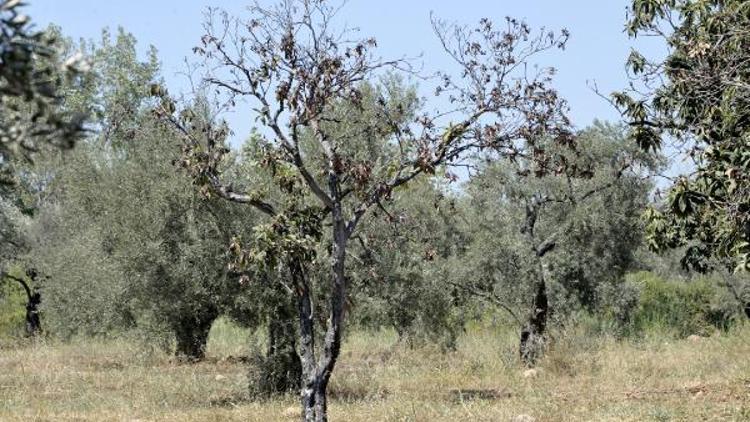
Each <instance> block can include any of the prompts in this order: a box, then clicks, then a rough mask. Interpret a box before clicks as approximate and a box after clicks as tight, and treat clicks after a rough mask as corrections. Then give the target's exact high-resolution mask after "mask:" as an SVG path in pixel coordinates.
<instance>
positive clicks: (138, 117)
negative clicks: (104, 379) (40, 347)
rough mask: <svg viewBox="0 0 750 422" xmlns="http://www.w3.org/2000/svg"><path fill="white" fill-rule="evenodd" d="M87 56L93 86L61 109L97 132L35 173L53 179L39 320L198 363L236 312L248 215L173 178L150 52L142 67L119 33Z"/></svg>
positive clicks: (41, 225) (40, 254) (38, 234)
mask: <svg viewBox="0 0 750 422" xmlns="http://www.w3.org/2000/svg"><path fill="white" fill-rule="evenodd" d="M84 47H86V46H84ZM88 49H89V50H90V55H91V57H92V66H93V68H92V75H93V77H94V79H93V81H92V82H91V85H90V89H89V90H86V91H79V92H77V93H76V94H75V95H76V96H75V97H73V98H71V99H69V101H70V102H71V103H76V104H81V105H82V106H86V107H88V108H90V109H91V110H92V111H93V114H94V116H95V117H96V120H95V123H96V131H95V132H92V133H91V135H90V136H89V137H88V138H87V139H86V141H85V142H83V143H82V144H81V145H80V148H79V149H78V150H77V151H74V152H72V153H71V155H69V156H65V157H62V158H59V159H56V160H52V161H51V162H50V163H44V164H43V163H40V167H42V168H43V167H44V166H49V168H50V170H40V172H41V173H48V174H50V175H51V176H50V182H49V188H48V192H47V195H48V197H47V200H46V201H45V205H44V207H43V210H42V212H41V213H40V215H39V216H38V218H37V219H36V226H35V227H34V228H33V229H32V235H33V238H34V239H35V243H34V246H35V247H34V249H33V251H32V253H31V256H30V257H29V259H30V260H31V261H32V262H34V263H36V264H38V267H39V268H40V269H41V270H42V272H43V273H44V274H48V275H50V276H51V277H52V279H51V281H49V282H47V283H45V284H44V286H43V287H44V291H45V292H46V294H47V295H48V298H47V300H45V302H46V306H45V309H46V310H47V313H48V314H49V315H50V318H51V319H52V320H53V321H54V322H53V327H54V328H55V330H56V331H57V332H58V333H59V334H66V333H74V332H81V331H82V332H84V333H91V334H96V333H101V334H103V333H111V332H113V331H117V329H123V328H124V329H127V328H131V327H139V328H141V329H145V330H147V331H151V332H160V331H162V332H167V333H170V334H172V335H174V336H175V338H176V343H177V344H176V353H177V354H178V355H179V356H182V357H185V358H188V359H201V358H202V357H203V356H204V353H205V347H206V342H207V338H208V332H209V330H210V328H211V324H212V323H213V321H214V320H215V319H216V318H217V317H218V316H219V315H221V314H224V313H228V312H229V311H230V310H231V309H232V308H233V307H234V306H235V305H238V306H239V304H240V303H242V300H241V298H240V296H241V295H242V294H243V293H244V292H243V287H242V286H240V284H239V283H238V282H237V277H236V276H232V275H231V274H229V272H228V269H227V266H226V263H225V258H224V257H225V255H226V245H227V244H229V242H230V238H231V236H232V235H235V234H237V233H242V230H246V229H249V228H252V215H251V214H248V213H246V212H245V213H243V214H242V219H241V220H240V218H239V217H240V216H239V215H238V214H237V213H236V211H237V209H236V207H235V206H233V204H229V203H225V202H223V201H222V202H217V201H204V200H203V199H202V198H201V197H200V196H199V195H198V194H197V193H196V192H195V190H194V189H193V186H192V184H191V181H190V179H189V178H187V177H185V176H184V175H182V174H180V173H178V172H176V171H175V169H174V167H173V166H172V164H171V162H172V161H174V160H176V159H177V158H178V157H179V151H178V150H176V149H175V145H178V144H179V142H180V141H179V140H176V139H174V137H173V136H172V134H171V132H168V131H165V130H164V129H163V127H162V126H161V125H160V124H158V122H157V121H156V120H155V119H154V117H153V115H152V114H151V113H150V112H149V108H148V99H149V96H150V94H149V90H148V82H149V81H152V80H154V79H156V78H158V68H159V66H158V61H157V59H156V55H155V52H154V51H153V50H152V51H151V53H150V55H149V57H148V60H146V61H139V60H138V57H137V52H136V41H135V39H134V38H133V37H132V36H131V35H129V34H126V33H125V32H124V31H122V30H121V31H120V32H119V33H118V35H117V36H116V38H115V40H114V42H112V41H111V36H110V34H109V33H107V32H105V33H104V35H103V37H102V43H101V45H100V46H93V45H92V46H90V47H89V48H88ZM240 221H242V224H239V223H240ZM71 292H76V294H71ZM256 310H257V308H256ZM255 317H256V315H255V313H254V312H247V313H246V315H244V317H243V318H244V319H243V322H246V323H248V324H251V325H252V324H255V323H256V322H257V318H256V319H254V318H255Z"/></svg>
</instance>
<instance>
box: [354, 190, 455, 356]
mask: <svg viewBox="0 0 750 422" xmlns="http://www.w3.org/2000/svg"><path fill="white" fill-rule="evenodd" d="M460 204H461V201H459V198H458V195H457V194H456V193H455V192H452V191H451V190H450V189H449V187H448V186H446V185H445V183H442V184H441V183H440V181H439V180H435V178H422V179H419V180H416V181H415V182H414V183H412V184H410V185H409V186H408V187H406V188H404V189H400V190H399V191H398V192H396V193H394V196H393V198H392V199H391V200H390V201H388V203H387V204H383V207H382V208H378V209H376V210H374V211H373V213H372V214H373V217H372V218H370V219H369V220H366V221H365V223H364V224H363V226H362V227H361V229H360V232H359V234H358V235H357V236H355V238H354V242H353V245H352V246H351V249H352V256H353V257H354V259H353V262H352V265H351V270H350V272H351V276H350V277H351V281H350V283H351V286H352V294H351V297H352V301H353V302H354V305H353V306H354V308H355V309H356V312H357V315H356V316H355V317H356V320H357V321H358V322H360V323H361V324H362V325H363V326H365V327H375V328H380V327H383V326H386V327H392V328H393V329H395V330H396V333H397V335H398V338H399V341H403V342H405V343H408V344H409V345H410V346H413V345H415V344H419V343H420V342H424V341H428V342H430V343H436V344H439V345H440V346H441V347H442V348H443V349H454V348H455V346H456V340H457V338H458V335H459V334H460V333H461V332H462V331H463V327H464V322H465V319H466V318H465V315H466V314H467V310H466V307H465V306H464V305H466V304H465V303H464V302H465V301H464V300H463V296H464V295H461V294H459V293H460V290H459V289H457V288H456V287H454V286H451V285H448V284H446V277H445V274H446V273H449V272H450V271H449V270H448V267H450V265H454V264H456V262H454V260H453V259H452V258H453V257H455V256H457V255H458V256H462V255H463V253H464V249H465V248H466V246H467V244H468V243H469V239H468V235H467V233H466V232H465V231H464V230H461V229H462V228H463V227H462V225H461V224H460V220H461V219H462V218H463V217H464V214H465V210H464V209H462V208H461V207H460Z"/></svg>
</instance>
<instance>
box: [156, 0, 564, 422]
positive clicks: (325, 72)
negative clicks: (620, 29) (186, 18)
mask: <svg viewBox="0 0 750 422" xmlns="http://www.w3.org/2000/svg"><path fill="white" fill-rule="evenodd" d="M249 11H250V13H251V14H252V18H251V19H249V20H241V19H236V18H232V17H230V16H229V15H228V14H226V13H224V14H219V16H218V22H217V21H216V20H215V19H212V17H213V18H215V17H216V15H215V14H209V20H208V22H207V23H206V28H207V34H206V35H205V36H203V37H202V39H201V44H200V45H199V46H197V47H196V48H195V51H196V53H197V54H199V55H201V56H203V57H205V59H206V61H207V69H210V72H209V74H208V75H206V78H205V82H206V83H207V84H208V85H209V86H211V87H212V88H215V89H216V90H218V91H219V92H220V93H223V94H225V95H226V96H227V98H226V100H227V102H226V103H225V104H226V105H228V106H231V105H232V104H238V102H237V101H238V100H240V99H241V100H243V101H242V103H249V104H250V105H249V107H250V108H251V109H252V111H253V113H254V114H255V116H256V117H257V119H258V120H257V121H258V122H259V123H260V124H261V125H262V126H263V127H264V128H265V130H267V133H265V134H264V135H265V136H266V137H267V138H268V139H267V140H266V142H265V148H266V159H265V160H264V163H265V164H266V165H267V166H268V168H270V169H271V170H272V173H273V174H274V175H275V178H274V180H275V182H276V183H277V184H278V185H279V187H280V188H281V189H284V190H285V191H286V192H287V194H288V195H285V196H284V197H282V198H273V197H269V196H267V195H265V194H264V192H263V191H262V190H254V189H251V190H249V191H238V190H237V189H235V188H233V187H232V186H231V185H230V184H229V183H227V182H225V181H224V180H223V179H222V177H221V172H220V170H219V168H218V166H219V164H220V163H221V162H222V157H223V155H224V154H225V153H226V151H227V149H226V147H225V144H224V143H225V138H226V135H227V133H228V129H227V128H226V126H225V125H224V124H222V123H213V124H211V123H210V122H209V123H208V124H204V123H201V122H198V124H196V121H195V118H194V115H193V114H192V113H191V112H190V111H189V110H190V109H189V108H186V109H184V110H182V111H180V112H177V110H176V109H177V106H176V104H175V103H174V101H173V100H172V99H171V98H170V97H169V95H168V94H167V93H166V92H165V90H164V89H163V88H161V87H159V86H154V87H153V92H154V94H156V95H157V96H159V97H161V104H160V106H159V107H158V108H157V109H156V113H157V114H158V115H159V116H161V117H162V118H163V119H164V120H165V121H167V122H168V123H169V124H170V125H171V127H172V128H174V130H176V131H177V132H178V133H180V134H181V135H182V136H183V139H184V151H185V154H184V157H183V159H182V160H181V164H182V166H183V167H184V168H185V169H186V170H187V171H188V172H190V174H192V175H193V177H194V179H195V181H196V182H197V183H198V184H200V185H202V186H203V191H204V192H205V193H206V194H207V195H216V196H220V197H223V198H225V199H227V200H230V201H234V202H239V203H244V204H248V205H251V206H253V207H255V208H256V209H257V210H259V211H261V212H262V213H264V214H266V216H267V220H268V223H267V224H265V225H263V226H261V227H259V228H258V229H257V230H256V235H255V236H254V238H253V239H252V241H251V242H250V243H243V242H240V241H237V242H233V243H232V245H231V247H230V248H231V251H232V252H233V253H234V254H235V256H236V264H237V265H238V266H239V267H242V266H244V265H255V264H259V265H261V266H273V265H274V264H277V263H286V264H287V265H288V266H290V274H292V275H293V277H292V279H291V282H292V283H293V284H292V286H290V289H289V290H290V292H291V293H292V294H293V295H294V297H295V298H296V300H297V307H298V314H299V324H300V331H299V332H300V341H299V344H300V358H301V361H302V373H303V376H302V388H301V390H302V391H301V398H302V407H303V419H304V420H308V421H312V420H317V421H325V420H327V415H328V411H327V395H326V391H327V387H328V383H329V380H330V377H331V374H332V373H333V370H334V367H335V365H336V361H337V359H338V356H339V351H340V348H341V340H342V335H343V329H344V309H345V306H344V305H345V303H346V299H347V291H348V285H349V281H348V277H347V267H346V256H347V249H348V246H349V241H350V240H351V239H352V237H353V236H354V235H356V233H357V229H358V226H359V225H360V223H361V221H362V219H363V217H364V216H365V215H366V214H367V212H368V211H369V210H370V209H372V208H373V207H376V206H378V204H379V203H382V202H383V201H387V200H388V198H390V197H391V196H392V194H393V193H394V191H395V190H397V189H399V188H401V187H402V186H404V185H407V184H409V183H410V182H412V181H413V180H414V179H416V178H417V177H419V176H421V175H424V174H432V173H434V172H436V171H438V170H441V167H442V166H446V165H448V166H450V165H454V164H456V163H458V162H459V160H461V159H462V158H463V157H464V156H465V155H466V154H467V153H468V152H470V151H472V150H479V149H483V150H493V151H495V152H496V153H497V154H498V155H500V156H518V155H528V156H529V157H531V158H532V159H533V161H534V164H535V170H536V171H537V172H538V173H540V174H543V173H545V172H547V171H548V170H549V166H550V165H551V159H550V157H549V156H548V154H547V153H546V152H545V151H544V150H543V149H540V148H537V142H538V141H540V140H541V139H542V138H545V139H554V140H555V142H556V143H558V144H564V145H570V144H572V142H573V138H572V136H571V134H570V132H569V130H568V121H567V118H565V115H564V112H565V106H564V102H563V101H562V100H561V99H560V98H559V97H558V95H557V93H556V91H555V90H553V89H552V88H551V87H550V86H549V84H550V75H551V73H552V72H551V70H550V69H548V68H533V69H532V68H529V67H527V66H525V64H526V63H527V61H528V60H529V58H530V57H532V56H534V55H535V54H537V53H540V52H542V51H545V50H548V49H553V48H558V47H560V48H561V47H563V46H564V43H565V40H566V38H567V34H566V33H563V35H561V36H556V35H555V34H553V33H550V32H545V31H542V32H541V33H539V34H532V31H531V29H530V28H529V27H528V26H527V25H526V24H525V23H522V22H519V21H516V20H513V19H507V20H506V23H505V26H504V27H503V28H502V29H498V28H495V26H494V25H493V24H492V22H490V21H489V20H486V19H485V20H482V21H481V22H480V25H479V27H478V28H477V29H476V30H470V29H468V28H464V27H458V26H450V25H444V24H441V23H439V22H435V29H436V32H437V34H438V37H439V38H440V40H441V41H442V43H443V45H444V46H445V49H446V52H447V53H448V54H449V55H450V56H451V57H452V58H453V59H454V60H455V62H456V63H457V65H458V66H459V67H460V70H461V74H460V76H459V77H458V78H452V77H450V76H449V75H447V74H446V75H442V83H441V86H440V89H439V93H440V94H444V95H446V96H447V97H448V98H447V102H448V103H449V104H450V106H449V107H450V109H449V110H448V111H445V112H443V113H438V114H427V113H419V114H418V115H417V117H416V118H415V119H414V120H413V121H411V122H409V123H403V122H401V119H400V118H399V117H400V115H401V113H403V112H404V111H403V110H400V109H399V107H397V103H396V102H394V101H393V97H392V96H391V95H389V94H390V93H389V92H388V90H387V89H385V88H381V92H382V99H381V101H379V107H378V109H377V110H376V112H375V113H372V112H365V111H366V110H365V109H362V110H361V111H357V112H354V113H351V112H350V113H349V114H348V115H346V116H341V115H339V114H337V106H340V105H341V104H348V105H349V108H350V109H352V110H357V109H360V107H359V105H360V104H361V102H362V98H363V95H362V88H363V87H364V86H366V85H365V83H366V82H368V83H369V84H371V85H376V84H377V76H378V75H379V74H382V72H383V71H385V70H391V71H399V70H403V69H404V67H405V66H406V65H407V63H405V62H404V61H401V60H396V61H381V60H377V59H375V58H374V56H373V53H372V50H373V48H374V47H375V46H376V42H375V40H373V39H366V40H355V41H350V39H351V38H350V37H353V34H351V33H350V32H349V31H343V32H342V31H339V30H337V29H336V27H335V26H334V25H333V21H332V18H333V17H334V15H335V14H336V8H334V7H332V6H330V5H329V4H328V3H327V2H325V1H319V0H300V1H285V2H282V3H279V4H278V5H277V6H275V7H271V8H264V7H262V6H260V5H258V4H254V5H252V6H250V7H249ZM451 119H453V121H454V122H455V123H451V122H450V120H451ZM353 122H356V125H355V124H353ZM356 127H360V128H362V127H364V128H367V130H366V131H365V132H364V133H355V132H352V131H351V128H356ZM384 144H385V145H391V146H392V148H391V149H390V150H389V151H388V155H387V156H386V157H385V159H384V157H381V156H379V154H380V151H383V150H384V149H383V148H374V151H373V150H370V149H368V146H370V145H384ZM371 151H372V153H371ZM311 203H312V204H313V205H310V204H311ZM324 223H325V224H324ZM324 230H325V231H327V232H328V233H327V235H326V236H323V233H324ZM318 245H319V246H321V247H320V248H318V249H316V248H315V246H318ZM316 251H317V252H322V254H323V255H324V256H326V257H327V258H328V259H327V260H328V262H329V265H328V269H327V271H326V273H327V274H326V276H327V279H328V281H327V285H323V286H316V285H313V284H311V283H310V282H309V278H308V277H307V276H306V271H305V267H306V265H308V264H309V262H311V261H312V260H313V259H314V258H316V254H315V252H316ZM316 287H320V290H321V291H322V292H324V294H325V302H326V306H324V308H323V309H325V311H326V312H327V313H328V319H327V322H326V328H325V334H324V335H323V338H322V345H321V346H320V347H319V348H316V347H315V343H316V342H315V318H314V317H315V315H314V314H313V309H319V308H318V307H316V308H314V307H313V303H312V298H313V297H314V296H315V295H316V294H317V292H316V291H313V289H314V288H316ZM318 344H320V343H318Z"/></svg>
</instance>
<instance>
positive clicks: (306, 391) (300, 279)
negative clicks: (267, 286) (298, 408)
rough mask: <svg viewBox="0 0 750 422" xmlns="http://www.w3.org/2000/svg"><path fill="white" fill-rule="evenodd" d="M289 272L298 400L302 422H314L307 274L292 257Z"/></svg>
mask: <svg viewBox="0 0 750 422" xmlns="http://www.w3.org/2000/svg"><path fill="white" fill-rule="evenodd" d="M288 266H289V272H290V274H291V276H292V281H293V282H294V286H295V293H296V296H297V311H298V318H299V326H300V364H301V369H302V379H301V383H300V384H301V389H300V399H301V405H302V420H303V421H306V422H307V421H309V422H313V421H315V391H316V378H317V377H316V370H315V368H316V365H315V331H314V327H315V325H314V324H315V322H314V320H313V312H312V299H311V297H310V284H309V281H308V279H307V272H306V269H305V267H304V264H303V261H302V259H301V258H296V257H293V258H291V259H290V260H289V262H288Z"/></svg>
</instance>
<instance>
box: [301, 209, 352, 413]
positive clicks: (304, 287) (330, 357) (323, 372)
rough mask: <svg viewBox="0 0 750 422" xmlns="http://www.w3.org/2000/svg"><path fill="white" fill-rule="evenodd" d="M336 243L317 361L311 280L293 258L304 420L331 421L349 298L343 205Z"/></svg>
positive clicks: (335, 214) (335, 232)
mask: <svg viewBox="0 0 750 422" xmlns="http://www.w3.org/2000/svg"><path fill="white" fill-rule="evenodd" d="M332 217H333V245H332V246H333V247H332V250H331V273H332V274H331V275H332V276H331V282H332V286H331V293H330V294H331V296H330V300H331V302H330V309H329V312H330V313H329V316H328V321H327V327H326V334H325V337H324V338H323V349H322V355H321V356H320V359H319V360H318V361H317V362H316V356H315V341H314V337H315V331H314V319H313V313H312V301H311V292H310V284H309V282H308V280H307V277H306V273H305V271H304V268H303V266H302V263H301V261H300V260H294V259H293V260H290V269H291V272H292V274H293V278H295V287H296V293H297V304H298V311H299V323H300V339H301V342H300V343H301V344H300V352H301V353H300V355H301V356H300V359H301V363H302V388H301V393H300V396H301V397H300V398H301V405H302V421H303V422H327V421H328V395H327V391H328V383H329V381H330V379H331V374H332V373H333V368H334V367H335V365H336V361H337V360H338V357H339V353H340V351H341V339H342V335H343V319H344V302H345V299H346V266H345V256H346V255H345V254H346V244H347V240H348V232H347V229H346V225H345V224H344V219H343V216H342V214H341V210H340V207H334V210H333V211H332Z"/></svg>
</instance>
